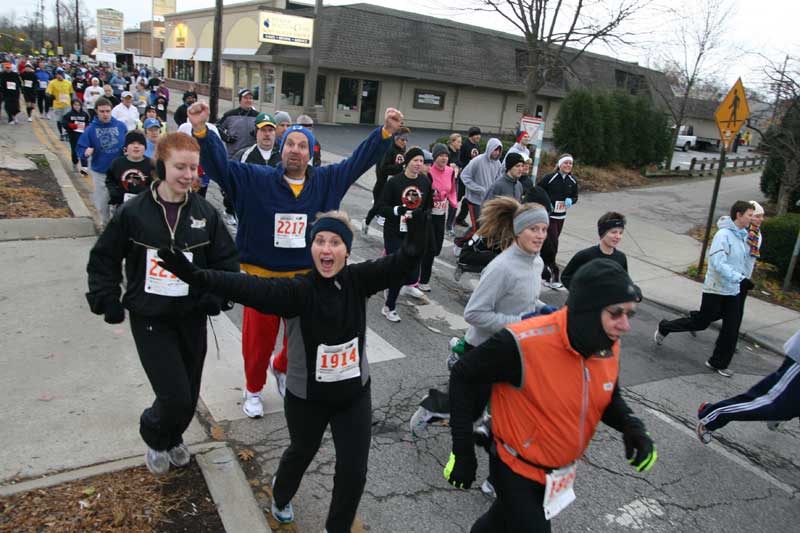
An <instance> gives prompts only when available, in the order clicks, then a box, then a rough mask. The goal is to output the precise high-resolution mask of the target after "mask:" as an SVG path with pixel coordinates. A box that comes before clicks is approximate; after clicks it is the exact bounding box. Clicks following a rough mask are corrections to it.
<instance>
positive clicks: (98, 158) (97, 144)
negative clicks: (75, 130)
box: [76, 96, 128, 226]
mask: <svg viewBox="0 0 800 533" xmlns="http://www.w3.org/2000/svg"><path fill="white" fill-rule="evenodd" d="M94 110H95V113H96V114H97V116H95V118H94V120H93V121H92V123H91V124H89V127H88V128H86V131H84V132H83V135H81V137H80V139H78V147H77V149H76V153H77V156H78V157H79V158H80V159H85V158H87V157H91V158H92V163H91V165H89V174H90V175H91V176H92V183H94V194H93V195H92V201H93V202H94V207H95V209H97V214H98V215H99V216H100V223H101V225H103V226H105V224H106V222H108V218H109V209H108V189H106V173H107V172H108V169H109V167H110V166H111V163H112V162H113V161H114V159H116V158H117V157H119V156H120V155H122V147H123V146H124V145H125V134H126V133H128V128H127V127H126V126H125V124H124V123H122V122H121V121H119V120H117V119H115V118H114V117H112V116H111V102H109V101H108V99H106V98H104V97H102V96H101V97H100V98H98V99H97V101H96V102H95V104H94Z"/></svg>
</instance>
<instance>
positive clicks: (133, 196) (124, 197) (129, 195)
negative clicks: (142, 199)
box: [122, 192, 136, 203]
mask: <svg viewBox="0 0 800 533" xmlns="http://www.w3.org/2000/svg"><path fill="white" fill-rule="evenodd" d="M131 198H136V195H135V194H131V193H129V192H126V193H125V194H123V195H122V202H123V203H125V202H127V201H128V200H130V199H131Z"/></svg>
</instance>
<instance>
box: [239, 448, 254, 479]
mask: <svg viewBox="0 0 800 533" xmlns="http://www.w3.org/2000/svg"><path fill="white" fill-rule="evenodd" d="M237 455H238V456H239V459H241V460H242V461H249V460H250V459H252V458H253V457H255V456H256V452H254V451H253V450H242V451H240V452H239V453H238V454H237ZM256 484H258V481H256Z"/></svg>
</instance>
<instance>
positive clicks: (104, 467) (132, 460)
mask: <svg viewBox="0 0 800 533" xmlns="http://www.w3.org/2000/svg"><path fill="white" fill-rule="evenodd" d="M226 446H227V444H226V443H224V442H216V441H212V442H203V443H200V444H194V445H192V446H189V451H190V452H191V453H192V454H194V455H195V458H196V459H198V458H199V457H200V456H201V455H200V454H203V453H208V452H209V451H213V450H215V449H218V448H222V447H226ZM143 464H144V455H138V456H136V457H128V458H126V459H119V460H117V461H111V462H109V463H101V464H97V465H92V466H87V467H84V468H78V469H77V470H69V471H67V472H60V473H58V474H53V475H51V476H45V477H41V478H36V479H29V480H26V481H21V482H19V483H14V484H12V485H3V486H0V497H6V496H12V495H14V494H18V493H20V492H27V491H29V490H35V489H43V488H47V487H52V486H54V485H60V484H61V483H67V482H70V481H75V480H78V479H85V478H89V477H94V476H99V475H101V474H108V473H110V472H118V471H120V470H127V469H128V468H134V467H137V466H141V465H143ZM198 464H200V461H199V459H198ZM201 468H202V465H201ZM245 483H246V481H245ZM248 490H250V489H249V487H248ZM251 494H252V492H251Z"/></svg>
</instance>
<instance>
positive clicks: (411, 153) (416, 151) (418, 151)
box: [404, 146, 425, 165]
mask: <svg viewBox="0 0 800 533" xmlns="http://www.w3.org/2000/svg"><path fill="white" fill-rule="evenodd" d="M417 156H422V158H423V159H424V158H425V154H424V153H423V152H422V148H420V147H419V146H412V147H411V148H409V149H408V151H407V152H406V154H405V156H404V157H405V160H406V161H405V164H406V165H408V162H409V161H411V160H412V159H414V158H415V157H417Z"/></svg>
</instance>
